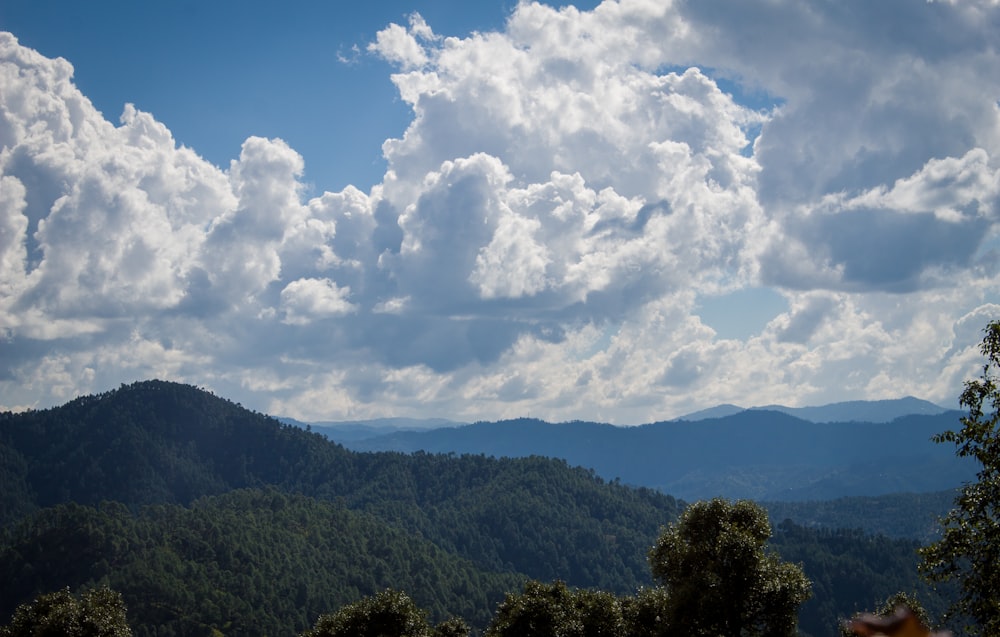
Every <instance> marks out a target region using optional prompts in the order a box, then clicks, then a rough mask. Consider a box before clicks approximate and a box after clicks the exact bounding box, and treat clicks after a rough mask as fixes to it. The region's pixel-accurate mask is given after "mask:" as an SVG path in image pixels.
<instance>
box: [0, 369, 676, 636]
mask: <svg viewBox="0 0 1000 637" xmlns="http://www.w3.org/2000/svg"><path fill="white" fill-rule="evenodd" d="M268 488H271V489H277V490H279V491H281V492H282V493H290V494H301V495H303V496H306V497H309V498H314V499H317V500H322V501H330V502H336V503H338V504H340V505H341V506H343V507H346V508H347V509H350V510H351V511H355V512H358V513H361V514H365V515H369V516H374V517H376V518H378V520H379V521H380V524H384V525H388V526H391V527H393V528H395V529H398V530H400V531H403V532H405V533H406V534H409V535H413V536H415V537H418V538H422V539H424V540H426V541H428V542H431V543H433V544H434V545H435V546H436V547H437V548H438V549H440V550H441V551H444V552H446V553H448V554H451V555H453V556H454V557H455V558H456V559H459V560H462V561H464V562H463V563H467V564H469V565H471V568H473V569H475V572H479V573H497V574H503V573H507V574H510V573H514V574H516V575H517V576H518V577H519V578H521V579H524V578H529V577H530V578H535V579H540V580H543V581H549V580H553V579H562V580H564V581H566V582H567V583H568V584H570V585H574V586H581V587H595V588H601V589H605V590H611V591H615V592H629V591H634V590H635V589H636V588H637V587H639V586H642V585H648V584H649V583H650V582H651V579H650V575H649V570H648V566H647V563H646V552H647V550H648V548H649V546H650V545H651V544H652V541H653V540H654V539H655V537H656V535H657V533H658V530H659V528H660V526H661V525H663V524H665V523H667V522H670V521H671V520H673V519H675V518H676V516H677V514H678V512H679V507H680V505H679V504H678V503H677V502H676V501H675V500H674V499H673V498H672V497H669V496H665V495H663V494H660V493H657V492H655V491H653V490H649V489H632V488H629V487H626V486H624V485H620V484H610V483H608V482H605V481H604V480H602V479H600V478H599V477H597V476H596V475H595V474H594V473H593V472H591V471H588V470H585V469H580V468H572V467H570V466H568V465H567V464H566V463H565V462H564V461H561V460H555V459H548V458H541V457H535V458H524V459H517V460H514V459H493V458H487V457H484V456H463V457H449V456H437V455H428V454H415V455H404V454H398V453H355V452H352V451H349V450H347V449H345V448H344V447H342V446H341V445H338V444H335V443H333V442H330V441H329V440H327V439H325V438H324V437H322V436H320V435H318V434H315V433H310V432H307V431H304V430H302V429H299V428H297V427H293V426H290V425H285V424H282V423H280V422H279V421H277V420H275V419H273V418H270V417H268V416H265V415H263V414H258V413H254V412H250V411H248V410H246V409H243V408H242V407H240V406H239V405H236V404H233V403H231V402H229V401H226V400H224V399H221V398H219V397H216V396H213V395H211V394H209V393H207V392H204V391H200V390H198V389H196V388H193V387H189V386H186V385H179V384H176V383H166V382H162V381H148V382H142V383H135V384H132V385H127V386H123V387H121V388H120V389H118V390H115V391H112V392H106V393H104V394H99V395H95V396H85V397H81V398H78V399H76V400H73V401H71V402H69V403H67V404H65V405H63V406H61V407H56V408H53V409H48V410H41V411H31V412H25V413H19V414H12V413H0V504H2V505H3V510H2V511H0V513H2V514H3V517H2V518H0V525H3V526H6V527H8V528H15V527H16V525H17V524H18V523H19V522H20V521H23V520H26V519H30V518H28V517H26V514H27V513H30V512H33V511H34V512H37V513H38V514H43V515H48V514H47V513H46V512H47V511H52V510H53V507H58V506H60V505H65V504H67V503H74V504H78V505H83V506H88V507H100V506H102V503H104V502H111V501H113V502H119V503H122V504H123V505H125V506H126V507H127V508H128V509H129V510H140V509H142V507H144V506H180V507H189V506H191V505H192V504H193V503H195V502H196V501H197V500H198V499H199V498H202V497H205V496H222V495H225V494H228V493H231V492H233V491H234V490H237V489H258V490H259V489H268ZM178 523H179V522H178ZM69 526H70V527H72V526H73V525H72V524H70V525H69ZM60 528H62V527H60ZM336 528H338V527H336V526H334V527H330V532H336ZM27 533H28V534H29V536H30V537H36V536H35V535H34V533H33V531H31V530H30V529H29V530H28V531H27ZM115 533H116V532H114V531H109V532H107V533H106V534H104V535H103V536H102V537H108V538H113V537H114V536H115ZM356 541H358V542H362V541H366V540H363V538H360V537H359V538H357V539H356ZM71 545H72V543H69V544H66V545H65V546H71ZM4 546H5V545H4V544H3V542H0V555H6V557H9V555H7V554H6V553H4V552H5V551H6V552H10V551H15V552H16V554H18V555H23V553H24V552H23V551H22V550H20V549H15V548H11V546H10V545H9V544H7V545H6V548H3V547H4ZM82 548H83V547H82V546H81V547H80V550H75V552H74V553H73V554H74V555H76V556H80V555H83V557H81V558H80V559H81V560H83V562H82V563H81V562H76V563H75V564H76V566H75V567H74V568H76V569H84V570H90V569H92V568H96V567H94V566H93V565H94V564H96V563H99V562H100V561H101V560H106V561H107V562H108V563H113V561H112V559H110V558H107V557H104V555H105V553H104V552H103V551H104V549H103V548H100V547H98V549H100V550H98V549H94V550H93V551H92V555H91V556H90V557H87V555H88V554H87V552H86V551H83V550H82ZM164 550H165V551H166V557H164V559H166V558H167V557H169V558H170V559H169V560H167V562H165V563H164V568H171V569H173V568H182V567H180V566H176V565H174V566H171V564H173V560H174V557H170V555H171V554H175V553H176V549H170V550H166V549H164ZM185 550H186V549H185ZM404 553H405V551H404ZM379 555H382V556H383V557H384V555H383V554H381V553H380V554H379ZM57 556H62V557H57ZM6 557H4V559H6ZM64 557H65V555H63V553H57V554H54V555H52V556H49V555H44V556H40V557H39V559H41V560H42V561H43V562H44V564H45V565H46V569H47V568H48V567H49V562H50V561H51V560H53V559H55V560H56V561H57V562H58V561H59V560H60V559H63V558H64ZM256 559H257V558H256V557H254V558H250V557H247V558H246V559H245V560H244V561H243V567H244V568H252V567H253V564H254V561H255V560H256ZM88 565H89V566H88ZM412 568H418V567H416V566H408V565H403V566H398V567H396V568H383V569H380V571H379V573H378V577H374V578H370V579H369V580H366V581H367V585H366V587H360V586H357V587H355V588H354V595H355V599H356V597H357V596H359V595H366V594H372V593H374V592H376V591H377V590H381V589H382V588H385V587H387V586H396V585H398V584H400V583H405V582H403V581H402V580H400V576H401V575H403V574H405V573H406V572H407V571H408V570H409V569H412ZM427 569H428V567H427V566H426V565H425V566H421V567H419V568H418V570H421V571H426V570H427ZM31 570H32V571H39V570H44V569H42V566H41V565H37V564H35V565H32V566H31ZM8 572H19V571H17V570H15V571H8ZM46 572H55V573H56V576H54V578H53V579H46V580H44V581H42V580H39V582H38V584H37V587H36V590H34V591H33V592H29V591H24V590H17V591H15V590H11V589H10V588H5V587H9V586H11V585H16V583H17V581H19V579H20V578H18V577H15V578H13V580H12V581H7V582H4V581H0V600H2V601H3V602H4V604H9V605H16V604H17V603H20V602H23V601H26V600H27V599H30V595H36V594H38V593H39V592H44V589H45V587H53V586H54V587H55V588H61V587H62V586H64V585H67V584H69V583H71V582H69V581H63V579H61V578H60V576H59V574H60V573H63V574H64V575H65V573H64V572H63V571H59V570H58V569H56V570H55V571H51V569H50V570H48V571H46ZM476 577H480V575H475V573H474V572H472V571H470V572H469V573H468V574H467V575H463V576H461V579H463V580H465V581H467V582H470V584H468V585H467V588H470V589H471V588H473V585H472V584H471V582H474V581H475V579H476ZM75 581H80V580H79V578H78V579H77V580H75ZM426 584H427V586H432V584H431V583H430V582H427V583H426ZM345 594H346V593H345ZM429 594H430V593H429ZM433 594H442V595H443V593H441V592H440V591H438V592H437V593H433ZM126 601H129V600H128V599H126ZM348 601H353V600H350V599H346V598H344V597H341V598H332V597H331V598H329V602H328V603H330V604H342V603H347V602H348ZM495 601H496V600H485V599H484V600H483V603H484V604H490V603H492V604H495ZM485 608H486V609H487V611H489V610H491V608H492V607H490V606H486V607H485ZM334 609H335V608H331V609H330V610H334ZM5 610H6V612H8V613H9V610H10V606H7V607H6V608H0V611H5ZM453 612H454V611H453ZM314 619H315V618H312V620H314ZM258 634H259V633H258Z"/></svg>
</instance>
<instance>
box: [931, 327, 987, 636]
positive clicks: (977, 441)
mask: <svg viewBox="0 0 1000 637" xmlns="http://www.w3.org/2000/svg"><path fill="white" fill-rule="evenodd" d="M984 332H985V336H984V337H983V342H982V344H981V345H980V351H981V352H982V354H983V356H984V357H986V362H985V363H984V364H983V373H982V376H981V377H980V378H979V379H978V380H970V381H967V382H966V383H965V390H964V391H963V392H962V395H961V398H960V399H959V402H960V403H961V405H962V407H963V408H968V410H969V414H968V416H963V417H962V419H961V423H962V428H961V430H959V431H951V430H949V431H945V432H944V433H941V434H939V435H937V436H935V437H934V440H935V441H936V442H951V443H954V444H955V445H956V447H957V449H956V451H955V453H957V454H958V455H959V456H960V457H971V458H973V459H975V461H976V462H978V463H979V465H980V470H979V471H978V472H977V474H976V477H977V480H976V481H975V482H972V483H968V484H966V485H965V486H964V487H962V489H961V491H960V492H959V495H958V497H957V498H956V499H955V507H954V508H953V509H952V510H951V512H949V513H948V515H946V516H945V517H944V518H943V519H942V520H941V525H942V527H943V529H944V532H943V533H942V535H941V538H940V539H939V540H938V541H936V542H934V543H932V544H930V545H929V546H927V547H926V548H924V549H922V550H921V556H922V557H923V560H924V562H923V564H922V565H921V568H922V570H923V571H924V573H925V575H926V576H927V577H928V579H930V580H931V581H937V582H940V581H949V580H956V581H958V582H959V584H960V586H961V592H960V594H959V597H958V600H957V601H956V602H955V603H954V604H953V605H952V612H957V613H960V614H965V615H968V616H969V617H971V618H973V619H974V620H975V621H976V622H977V623H978V624H979V626H980V628H981V629H982V631H983V634H986V635H997V634H1000V595H998V594H997V592H998V591H1000V568H998V566H997V565H998V564H1000V427H998V424H1000V387H998V384H997V383H998V380H1000V378H998V375H997V374H998V370H1000V320H994V321H990V323H989V324H988V325H987V326H986V329H985V330H984Z"/></svg>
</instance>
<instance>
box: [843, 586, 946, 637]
mask: <svg viewBox="0 0 1000 637" xmlns="http://www.w3.org/2000/svg"><path fill="white" fill-rule="evenodd" d="M900 608H906V609H909V611H910V612H911V613H913V615H914V616H915V617H916V618H917V621H918V622H919V623H920V625H921V626H932V625H933V623H934V622H932V621H931V616H930V613H928V612H927V609H925V608H924V606H923V604H921V603H920V602H919V601H918V600H917V597H916V595H912V594H910V593H902V592H900V593H896V594H894V595H890V596H889V598H888V599H886V600H885V601H884V602H882V604H881V605H879V607H878V609H876V610H875V615H878V616H881V617H889V616H891V615H893V614H895V613H896V612H897V611H898V610H899V609H900ZM861 615H863V613H859V614H857V615H855V617H859V616H861ZM840 634H841V637H854V635H855V634H856V633H855V632H854V631H853V630H851V628H850V625H849V622H844V623H843V624H842V625H841V627H840Z"/></svg>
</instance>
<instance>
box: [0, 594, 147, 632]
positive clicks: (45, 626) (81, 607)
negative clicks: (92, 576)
mask: <svg viewBox="0 0 1000 637" xmlns="http://www.w3.org/2000/svg"><path fill="white" fill-rule="evenodd" d="M131 635H132V630H131V629H130V628H129V626H128V622H127V621H126V619H125V603H124V602H123V601H122V596H121V595H120V594H119V593H116V592H115V591H112V590H110V589H108V588H98V589H93V590H89V591H86V592H84V593H83V594H82V595H81V596H80V598H79V599H77V598H76V597H74V596H73V594H72V593H70V592H69V589H68V588H66V589H63V590H61V591H57V592H55V593H48V594H46V595H40V596H39V597H38V598H36V599H35V600H34V601H33V602H30V603H27V604H21V605H20V606H18V607H17V610H15V611H14V617H13V618H12V619H11V622H10V624H9V625H7V626H4V627H0V637H131Z"/></svg>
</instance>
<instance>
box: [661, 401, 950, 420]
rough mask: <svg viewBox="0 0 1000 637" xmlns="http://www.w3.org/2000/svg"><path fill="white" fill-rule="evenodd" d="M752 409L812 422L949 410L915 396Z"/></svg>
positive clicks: (705, 415)
mask: <svg viewBox="0 0 1000 637" xmlns="http://www.w3.org/2000/svg"><path fill="white" fill-rule="evenodd" d="M749 410H752V411H777V412H781V413H784V414H788V415H790V416H795V417H796V418H801V419H802V420H808V421H810V422H891V421H893V420H895V419H896V418H901V417H902V416H913V415H928V416H932V415H935V414H940V413H944V412H946V411H948V409H947V408H945V407H941V406H940V405H936V404H934V403H932V402H929V401H926V400H922V399H920V398H915V397H913V396H904V397H903V398H895V399H889V400H849V401H843V402H836V403H829V404H826V405H819V406H816V407H786V406H784V405H777V404H775V405H763V406H759V407H750V408H749ZM741 411H744V408H742V407H738V406H736V405H730V404H723V405H717V406H715V407H710V408H708V409H702V410H700V411H696V412H692V413H690V414H687V415H685V416H681V417H680V418H677V420H687V421H696V420H709V419H712V418H724V417H726V416H731V415H733V414H736V413H739V412H741Z"/></svg>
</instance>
